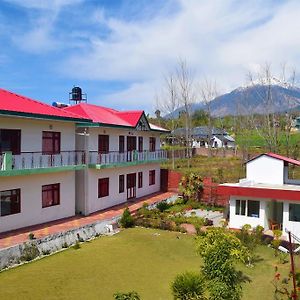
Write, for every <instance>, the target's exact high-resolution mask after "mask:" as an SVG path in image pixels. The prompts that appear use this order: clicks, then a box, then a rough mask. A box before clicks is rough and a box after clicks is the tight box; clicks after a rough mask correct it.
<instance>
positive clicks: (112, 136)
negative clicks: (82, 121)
mask: <svg viewBox="0 0 300 300" xmlns="http://www.w3.org/2000/svg"><path fill="white" fill-rule="evenodd" d="M99 134H107V135H109V151H119V136H120V135H123V136H125V141H124V142H125V151H126V147H127V139H126V137H127V136H136V137H139V136H142V137H143V150H149V137H155V138H156V145H155V147H156V150H159V149H160V138H159V137H160V135H159V133H158V132H153V131H138V130H134V129H130V128H128V129H121V128H120V129H119V128H89V137H88V149H89V151H98V135H99ZM136 145H137V147H138V138H137V144H136Z"/></svg>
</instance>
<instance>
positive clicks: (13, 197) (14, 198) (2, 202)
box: [0, 189, 21, 217]
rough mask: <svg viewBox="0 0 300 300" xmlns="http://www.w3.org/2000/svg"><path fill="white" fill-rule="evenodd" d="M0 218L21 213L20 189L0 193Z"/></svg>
mask: <svg viewBox="0 0 300 300" xmlns="http://www.w3.org/2000/svg"><path fill="white" fill-rule="evenodd" d="M0 207H1V211H0V216H1V217H4V216H9V215H14V214H18V213H20V212H21V189H13V190H5V191H0Z"/></svg>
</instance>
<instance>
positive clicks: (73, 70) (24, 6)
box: [0, 0, 300, 114]
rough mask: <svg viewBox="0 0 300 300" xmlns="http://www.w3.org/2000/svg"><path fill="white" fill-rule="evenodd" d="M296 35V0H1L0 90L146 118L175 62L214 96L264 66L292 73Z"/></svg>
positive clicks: (298, 54) (299, 53) (299, 25)
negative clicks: (212, 85) (77, 91)
mask: <svg viewBox="0 0 300 300" xmlns="http://www.w3.org/2000/svg"><path fill="white" fill-rule="evenodd" d="M299 29H300V1H299V0H294V1H293V0H291V1H288V0H287V1H283V0H282V1H281V0H260V1H259V0H248V1H246V0H244V1H239V0H205V1H204V0H203V1H202V0H151V1H149V0H0V87H1V88H4V89H7V90H10V91H13V92H15V93H19V94H22V95H25V96H28V97H31V98H33V99H37V100H41V101H44V102H47V103H52V102H53V101H58V102H66V103H68V96H69V95H68V93H69V92H70V91H71V89H72V87H73V86H74V85H78V86H80V87H81V88H82V89H83V91H84V92H85V93H87V96H88V102H89V103H93V104H98V105H103V106H108V107H112V108H115V109H120V110H125V109H143V110H145V111H146V112H148V113H150V114H152V113H153V111H154V110H155V109H156V107H157V106H156V95H158V94H160V91H161V89H162V88H163V85H164V76H166V74H169V72H172V70H174V68H176V65H177V64H178V60H179V59H184V60H186V62H187V64H188V66H189V67H190V68H191V69H192V72H193V74H194V76H195V81H196V82H201V81H202V80H203V79H204V78H211V79H213V80H216V82H217V84H218V89H219V93H224V92H229V91H230V90H232V89H234V88H236V87H238V86H240V85H243V84H245V81H246V77H247V76H246V75H247V73H248V72H249V71H251V72H256V71H257V70H258V68H259V66H260V65H262V64H264V63H266V62H267V63H270V64H271V65H272V68H273V70H274V73H276V72H277V73H278V72H279V71H280V66H281V65H282V64H286V65H287V69H288V70H292V69H294V68H295V69H296V70H297V66H298V65H299V63H300V31H299ZM199 100H200V99H199ZM161 101H162V100H161Z"/></svg>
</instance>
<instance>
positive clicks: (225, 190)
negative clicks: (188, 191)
mask: <svg viewBox="0 0 300 300" xmlns="http://www.w3.org/2000/svg"><path fill="white" fill-rule="evenodd" d="M218 194H220V195H227V196H244V197H253V198H272V199H281V200H296V201H300V190H299V191H292V190H280V189H268V188H255V187H239V186H224V185H220V186H219V187H218Z"/></svg>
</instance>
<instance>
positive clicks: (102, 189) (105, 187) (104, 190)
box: [98, 178, 109, 198]
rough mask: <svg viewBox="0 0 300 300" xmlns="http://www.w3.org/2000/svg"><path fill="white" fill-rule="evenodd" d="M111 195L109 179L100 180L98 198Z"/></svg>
mask: <svg viewBox="0 0 300 300" xmlns="http://www.w3.org/2000/svg"><path fill="white" fill-rule="evenodd" d="M108 195H109V178H100V179H99V180H98V198H102V197H106V196H108Z"/></svg>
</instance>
